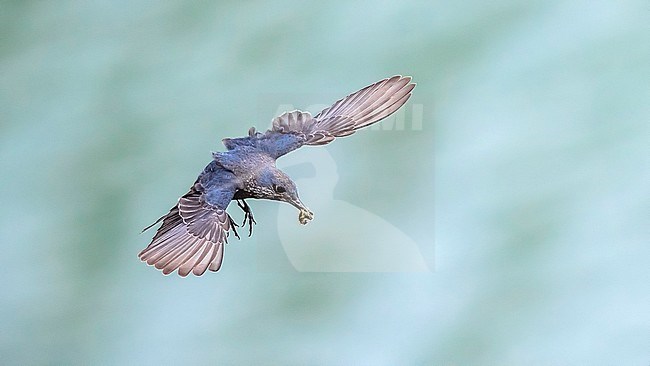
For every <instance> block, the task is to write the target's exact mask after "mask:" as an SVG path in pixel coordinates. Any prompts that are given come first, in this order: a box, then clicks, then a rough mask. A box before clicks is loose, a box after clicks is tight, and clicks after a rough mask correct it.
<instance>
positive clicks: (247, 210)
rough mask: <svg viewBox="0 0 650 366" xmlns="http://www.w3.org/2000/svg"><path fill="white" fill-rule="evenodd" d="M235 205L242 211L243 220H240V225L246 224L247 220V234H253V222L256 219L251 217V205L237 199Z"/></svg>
mask: <svg viewBox="0 0 650 366" xmlns="http://www.w3.org/2000/svg"><path fill="white" fill-rule="evenodd" d="M237 206H239V208H241V209H242V211H244V221H243V222H242V224H241V225H242V226H246V221H248V236H249V237H250V236H251V235H253V224H257V221H255V219H254V218H253V211H252V210H251V206H249V205H248V203H247V202H246V201H244V200H237Z"/></svg>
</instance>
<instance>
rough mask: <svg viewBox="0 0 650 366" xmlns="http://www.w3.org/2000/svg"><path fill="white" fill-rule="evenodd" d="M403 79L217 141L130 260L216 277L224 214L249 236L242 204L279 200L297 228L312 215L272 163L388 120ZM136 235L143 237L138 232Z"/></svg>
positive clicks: (229, 225) (226, 226)
mask: <svg viewBox="0 0 650 366" xmlns="http://www.w3.org/2000/svg"><path fill="white" fill-rule="evenodd" d="M414 87H415V84H412V83H411V78H410V77H402V76H393V77H391V78H388V79H384V80H381V81H378V82H376V83H374V84H372V85H369V86H367V87H365V88H363V89H361V90H359V91H357V92H356V93H352V94H350V95H348V96H347V97H345V98H343V99H340V100H338V101H337V102H336V103H334V104H333V105H332V106H331V107H328V108H325V109H324V110H322V111H321V112H320V113H318V114H317V115H316V116H313V117H312V116H311V114H310V113H309V112H302V111H297V110H296V111H292V112H285V113H284V114H282V115H281V116H279V117H276V118H275V119H273V126H272V127H271V129H269V130H268V131H266V132H265V133H260V132H257V131H255V127H252V128H251V129H250V130H249V131H248V136H246V137H239V138H226V139H223V144H224V145H225V146H226V149H227V151H224V152H215V153H212V157H213V160H212V161H211V162H210V163H209V164H208V165H207V166H206V167H205V169H204V170H203V172H201V174H200V175H199V177H198V178H197V180H196V182H195V183H194V185H193V186H192V187H191V188H190V191H189V192H187V193H186V194H185V195H184V196H183V197H181V198H180V199H179V200H178V203H177V204H176V205H175V206H174V207H173V208H172V209H171V210H170V211H169V213H168V214H167V215H165V216H163V217H161V218H159V219H158V220H157V221H156V222H154V223H153V224H151V225H150V226H148V227H147V228H145V229H144V230H147V229H149V228H151V227H152V226H154V225H156V224H157V223H159V222H160V221H162V225H161V226H160V228H159V229H158V231H157V232H156V235H154V237H153V239H152V240H151V243H150V244H149V246H147V248H145V249H144V250H143V251H142V252H140V254H139V255H138V256H139V257H140V259H141V260H143V261H145V262H147V264H149V265H153V266H155V267H156V268H157V269H159V270H162V272H163V273H164V274H170V273H172V272H174V271H176V270H178V274H179V275H180V276H183V277H185V276H187V275H188V274H190V272H191V273H193V274H194V275H196V276H201V275H202V274H203V273H205V271H206V270H208V269H209V270H210V271H213V272H216V271H218V270H219V268H221V263H222V262H223V252H224V244H225V243H226V242H227V240H228V239H227V238H228V234H229V232H230V231H231V230H232V231H233V233H234V235H235V236H236V237H237V238H239V235H238V233H237V230H236V227H237V226H239V225H237V224H236V223H235V222H234V221H233V219H232V217H230V215H229V214H228V213H227V212H226V208H227V207H228V204H230V202H231V201H233V200H236V201H237V204H238V206H239V207H240V208H241V209H242V210H243V211H244V221H243V223H242V225H243V226H245V225H246V222H247V221H248V226H249V231H248V235H249V236H250V235H251V234H252V232H253V224H254V223H256V222H255V219H253V213H252V211H251V209H250V206H249V205H248V203H247V202H246V201H245V200H246V199H247V198H257V199H268V200H275V201H283V202H286V203H289V204H291V205H293V206H295V207H296V208H297V209H298V210H299V212H300V213H299V215H298V221H300V223H301V224H303V225H304V224H307V222H309V220H311V219H313V218H314V214H313V213H312V212H311V211H310V210H309V209H308V208H307V207H305V205H304V204H303V203H302V201H300V197H298V190H297V189H296V185H295V183H294V182H293V181H292V180H291V178H289V176H288V175H286V174H285V173H284V172H282V171H281V170H279V169H278V168H276V167H275V160H276V159H277V158H279V157H280V156H282V155H284V154H287V153H289V152H291V151H293V150H296V149H297V148H299V147H301V146H304V145H325V144H328V143H330V142H331V141H333V140H334V139H335V138H337V137H343V136H348V135H351V134H353V133H354V132H355V131H356V130H358V129H360V128H363V127H366V126H369V125H371V124H373V123H375V122H378V121H380V120H382V119H384V118H386V117H387V116H389V115H391V114H392V113H393V112H395V111H396V110H397V109H399V108H400V107H401V106H402V105H403V104H404V103H406V101H407V100H408V99H409V97H410V96H411V90H413V88H414ZM144 230H143V231H144Z"/></svg>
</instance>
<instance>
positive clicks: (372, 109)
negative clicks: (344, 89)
mask: <svg viewBox="0 0 650 366" xmlns="http://www.w3.org/2000/svg"><path fill="white" fill-rule="evenodd" d="M414 87H415V84H413V83H411V78H410V77H408V76H406V77H402V76H399V75H398V76H393V77H391V78H387V79H384V80H380V81H378V82H376V83H374V84H372V85H368V86H367V87H365V88H363V89H361V90H359V91H357V92H355V93H352V94H350V95H348V96H347V97H345V98H342V99H340V100H338V101H336V103H334V104H333V105H332V106H331V107H329V108H325V109H324V110H322V111H321V112H320V113H318V114H317V115H316V116H314V117H312V116H311V114H310V113H309V112H302V111H292V112H285V113H283V114H282V115H280V116H279V117H276V118H274V119H273V126H272V127H271V129H270V130H268V131H267V132H266V133H265V134H259V133H257V134H256V133H255V132H254V130H253V131H250V132H249V134H250V137H251V138H253V137H254V136H256V137H257V138H258V142H257V144H258V146H259V147H260V148H263V149H264V150H267V151H268V152H269V153H270V154H271V155H272V156H274V157H275V158H277V157H279V156H282V155H284V154H286V153H288V152H290V151H293V150H295V149H297V148H299V147H300V146H303V145H325V144H328V143H330V142H331V141H333V140H334V139H335V138H337V137H343V136H348V135H351V134H353V133H354V132H355V131H356V130H358V129H360V128H363V127H366V126H369V125H371V124H373V123H376V122H379V121H381V120H382V119H384V118H386V117H388V116H389V115H391V114H392V113H393V112H395V111H396V110H397V109H399V108H400V107H401V106H402V105H404V103H406V101H407V100H408V99H409V98H410V96H411V91H412V90H413V88H414Z"/></svg>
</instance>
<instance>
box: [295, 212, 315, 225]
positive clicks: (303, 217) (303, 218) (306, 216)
mask: <svg viewBox="0 0 650 366" xmlns="http://www.w3.org/2000/svg"><path fill="white" fill-rule="evenodd" d="M313 219H314V213H313V212H311V211H309V210H300V214H298V221H299V222H300V223H301V224H302V225H307V223H308V222H309V221H310V220H313Z"/></svg>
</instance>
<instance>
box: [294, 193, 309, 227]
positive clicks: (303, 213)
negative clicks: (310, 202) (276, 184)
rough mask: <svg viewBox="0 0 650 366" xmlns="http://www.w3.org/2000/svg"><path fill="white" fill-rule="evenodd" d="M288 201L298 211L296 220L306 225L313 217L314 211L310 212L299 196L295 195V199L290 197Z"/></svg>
mask: <svg viewBox="0 0 650 366" xmlns="http://www.w3.org/2000/svg"><path fill="white" fill-rule="evenodd" d="M289 203H291V204H292V205H293V206H294V207H295V208H297V209H298V210H299V211H300V213H299V214H298V221H299V222H300V223H301V224H303V225H307V223H308V222H309V221H310V220H312V219H313V218H314V213H313V212H311V210H309V209H308V208H307V206H305V204H304V203H302V201H301V200H300V198H298V197H296V198H295V199H291V200H290V201H289Z"/></svg>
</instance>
